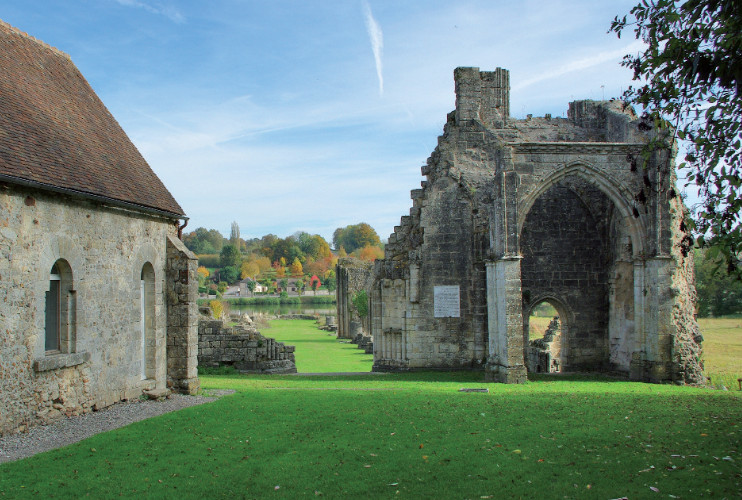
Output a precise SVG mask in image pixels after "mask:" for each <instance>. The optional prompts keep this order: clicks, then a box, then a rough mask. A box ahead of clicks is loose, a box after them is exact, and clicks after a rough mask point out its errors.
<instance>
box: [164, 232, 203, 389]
mask: <svg viewBox="0 0 742 500" xmlns="http://www.w3.org/2000/svg"><path fill="white" fill-rule="evenodd" d="M197 269H198V259H197V258H196V256H195V255H194V254H193V253H192V252H191V251H190V250H188V248H186V246H185V245H184V244H183V242H182V241H180V240H179V239H178V238H174V237H172V236H168V239H167V272H166V274H167V285H168V286H167V385H168V388H170V389H172V390H174V391H176V392H183V393H185V394H196V392H198V390H199V388H200V387H201V384H200V383H199V380H198V369H197V367H198V278H197V277H196V270H197Z"/></svg>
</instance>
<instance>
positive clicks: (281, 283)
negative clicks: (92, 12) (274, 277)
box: [278, 278, 289, 292]
mask: <svg viewBox="0 0 742 500" xmlns="http://www.w3.org/2000/svg"><path fill="white" fill-rule="evenodd" d="M278 284H279V286H280V287H281V291H282V292H285V291H286V289H287V288H288V287H289V280H288V279H286V278H282V279H281V280H279V282H278Z"/></svg>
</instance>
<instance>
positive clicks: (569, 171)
mask: <svg viewBox="0 0 742 500" xmlns="http://www.w3.org/2000/svg"><path fill="white" fill-rule="evenodd" d="M570 176H575V177H579V178H581V179H583V180H585V181H587V182H589V183H590V184H592V185H594V186H595V187H596V188H597V189H599V190H600V191H601V192H602V193H603V194H605V195H606V196H607V197H608V199H609V200H611V202H613V205H614V206H615V207H616V209H617V210H618V212H619V214H620V215H621V217H622V219H623V220H624V221H626V222H627V227H628V231H629V235H630V236H631V243H632V251H633V256H634V257H639V256H641V255H643V254H644V252H645V248H644V245H645V238H644V237H643V235H645V234H646V230H645V227H644V221H643V220H642V217H638V218H637V217H634V216H633V210H632V209H633V207H632V205H631V203H630V202H629V200H630V199H631V194H630V192H629V190H628V189H627V188H626V187H625V186H621V185H620V184H618V183H617V182H615V181H613V180H612V179H610V178H609V177H608V176H606V175H605V173H603V172H602V171H601V170H600V169H598V168H596V167H594V166H592V165H590V164H589V163H588V162H585V161H574V162H570V163H567V164H565V165H563V166H561V167H557V168H556V169H555V170H554V171H553V172H551V173H550V174H549V175H547V176H545V177H544V178H542V179H539V180H538V181H536V182H535V183H534V187H533V188H532V189H531V191H530V192H529V193H528V194H526V196H524V197H523V198H522V199H521V200H520V203H519V206H518V234H522V231H523V225H524V224H525V221H526V217H528V213H529V212H530V211H531V207H532V206H533V204H534V203H535V202H536V200H538V199H539V198H540V197H541V196H542V195H543V194H544V193H545V192H546V191H547V190H548V189H549V188H551V187H552V186H555V185H556V184H558V183H559V182H561V181H562V180H564V179H565V178H567V177H570Z"/></svg>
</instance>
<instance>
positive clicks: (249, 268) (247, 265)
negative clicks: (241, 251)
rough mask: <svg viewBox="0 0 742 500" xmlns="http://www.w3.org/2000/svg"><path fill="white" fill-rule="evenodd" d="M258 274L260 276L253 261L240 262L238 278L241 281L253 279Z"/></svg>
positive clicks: (258, 269) (258, 268)
mask: <svg viewBox="0 0 742 500" xmlns="http://www.w3.org/2000/svg"><path fill="white" fill-rule="evenodd" d="M258 274H260V267H258V264H257V263H256V262H255V261H253V260H245V261H243V262H242V266H241V267H240V276H241V277H242V279H245V278H255V277H256V276H257V275H258Z"/></svg>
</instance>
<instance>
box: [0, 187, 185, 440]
mask: <svg viewBox="0 0 742 500" xmlns="http://www.w3.org/2000/svg"><path fill="white" fill-rule="evenodd" d="M176 232H177V227H176V225H175V221H171V220H166V219H160V218H155V217H148V216H144V215H141V214H138V213H134V212H130V211H124V210H119V209H113V208H105V207H102V206H100V205H99V204H95V203H92V202H86V201H80V200H79V199H73V198H67V197H63V196H60V195H56V194H49V193H46V192H43V191H37V190H31V189H26V188H20V187H15V186H10V185H0V360H1V362H0V408H1V409H2V411H0V433H3V432H10V431H13V430H16V429H19V428H22V427H24V426H27V425H30V424H34V423H39V422H42V423H43V422H48V421H50V420H52V419H54V418H56V417H59V416H61V415H71V414H78V413H82V412H86V411H90V410H91V409H93V408H95V407H104V406H107V405H110V404H112V403H114V402H117V401H120V400H122V399H129V398H134V397H138V396H139V395H140V394H141V393H142V390H145V389H154V388H164V387H165V384H166V379H165V374H166V370H167V365H166V318H165V316H166V310H165V307H166V306H165V293H166V287H165V285H164V281H165V277H166V260H167V257H166V248H165V247H166V241H167V238H168V236H174V235H175V234H176ZM59 259H63V260H64V262H66V263H67V264H68V267H69V272H70V278H71V279H70V281H71V290H70V292H69V294H66V296H65V297H64V300H65V304H66V305H69V307H68V308H67V309H66V310H65V317H64V318H63V321H65V322H68V324H69V328H68V331H69V335H70V338H69V339H67V340H66V342H65V346H64V347H63V352H60V353H59V354H51V353H47V352H46V349H45V344H44V339H45V321H46V319H45V309H46V302H45V296H46V291H47V290H49V286H50V271H51V269H52V266H53V265H54V263H55V262H57V261H58V260H59ZM147 264H149V265H151V269H152V275H153V279H152V283H151V286H152V288H151V291H152V292H153V295H154V296H153V297H152V300H151V302H150V305H149V306H148V307H151V308H152V315H151V324H150V328H149V330H150V332H149V335H148V338H147V345H146V350H147V356H149V357H150V358H151V359H150V362H148V364H147V366H148V368H147V375H146V378H144V379H143V377H142V357H143V354H142V337H141V278H142V270H143V268H144V267H145V265H147Z"/></svg>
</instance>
